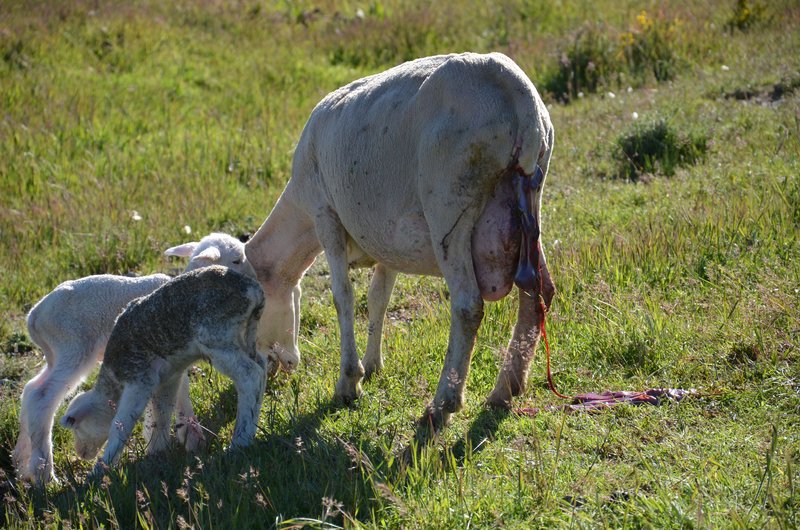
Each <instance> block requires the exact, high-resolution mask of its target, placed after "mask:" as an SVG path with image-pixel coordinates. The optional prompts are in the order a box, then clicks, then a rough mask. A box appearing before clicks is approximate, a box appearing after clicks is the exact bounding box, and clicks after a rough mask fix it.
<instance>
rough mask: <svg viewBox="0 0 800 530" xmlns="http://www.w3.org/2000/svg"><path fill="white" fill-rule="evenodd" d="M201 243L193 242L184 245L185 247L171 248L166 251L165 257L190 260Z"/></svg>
mask: <svg viewBox="0 0 800 530" xmlns="http://www.w3.org/2000/svg"><path fill="white" fill-rule="evenodd" d="M199 244H200V243H199V242H198V241H192V242H191V243H184V244H183V245H178V246H177V247H170V248H168V249H167V250H165V251H164V255H165V256H178V257H180V258H188V257H189V256H191V255H192V252H194V249H196V248H197V245H199Z"/></svg>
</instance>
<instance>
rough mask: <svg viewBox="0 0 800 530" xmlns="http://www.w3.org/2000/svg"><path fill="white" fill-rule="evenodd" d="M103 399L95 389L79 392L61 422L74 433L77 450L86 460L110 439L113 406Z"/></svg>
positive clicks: (94, 454)
mask: <svg viewBox="0 0 800 530" xmlns="http://www.w3.org/2000/svg"><path fill="white" fill-rule="evenodd" d="M101 401H102V398H100V396H99V394H98V393H97V392H95V391H94V390H90V391H88V392H83V393H81V394H78V395H77V396H75V398H73V400H72V401H71V402H70V404H69V407H68V408H67V411H66V412H65V413H64V416H62V417H61V420H60V422H59V423H60V424H61V426H62V427H66V428H67V429H70V430H71V431H72V432H73V433H74V435H75V452H76V453H77V454H78V456H79V457H80V458H82V459H84V460H90V459H92V458H94V457H95V456H97V453H98V452H99V451H100V448H101V447H102V446H103V444H104V443H105V442H106V440H107V439H108V430H109V428H110V427H111V422H112V420H113V419H114V409H113V407H112V406H111V405H110V404H109V403H101Z"/></svg>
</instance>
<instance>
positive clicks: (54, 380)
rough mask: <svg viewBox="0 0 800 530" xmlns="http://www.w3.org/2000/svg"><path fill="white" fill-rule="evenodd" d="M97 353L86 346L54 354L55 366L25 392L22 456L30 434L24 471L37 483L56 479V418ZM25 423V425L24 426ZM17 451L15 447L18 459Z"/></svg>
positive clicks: (22, 411) (27, 476)
mask: <svg viewBox="0 0 800 530" xmlns="http://www.w3.org/2000/svg"><path fill="white" fill-rule="evenodd" d="M95 359H96V355H93V354H92V353H88V354H87V353H85V351H84V349H65V350H63V351H61V352H60V353H59V354H58V355H57V356H55V362H54V363H53V364H54V365H53V366H52V367H50V366H48V367H45V369H44V370H42V371H41V372H40V373H39V374H38V375H37V376H36V377H34V378H33V379H32V380H31V381H30V382H28V384H27V385H25V389H24V390H23V392H22V405H21V408H20V441H21V442H22V445H21V446H20V442H18V444H17V445H18V446H20V451H19V458H20V460H21V457H23V456H25V454H24V453H25V449H26V444H25V443H24V441H25V440H24V438H23V436H22V434H24V433H27V439H28V445H27V450H28V454H27V466H25V464H24V462H22V463H21V466H20V469H21V473H22V474H23V475H24V476H25V477H26V478H28V479H31V480H34V481H36V482H37V483H44V482H47V481H50V480H55V473H54V470H53V419H54V417H55V414H56V410H57V409H58V406H59V405H60V404H61V402H62V401H63V400H64V397H65V396H67V394H69V393H70V392H72V391H73V390H74V389H75V387H76V386H77V385H78V383H79V382H80V381H81V379H83V378H84V377H86V374H88V373H89V372H90V371H91V369H92V368H93V367H94V365H95V363H96V361H95ZM23 426H24V427H23ZM16 454H17V451H16V449H15V459H16V458H17V457H16Z"/></svg>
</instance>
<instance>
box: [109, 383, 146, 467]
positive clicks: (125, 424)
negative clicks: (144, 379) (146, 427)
mask: <svg viewBox="0 0 800 530" xmlns="http://www.w3.org/2000/svg"><path fill="white" fill-rule="evenodd" d="M153 390H154V388H153V385H150V384H145V383H139V384H128V385H125V388H124V390H123V391H122V396H121V397H120V399H119V403H117V413H116V415H115V416H114V419H113V421H112V422H111V428H110V429H109V431H108V443H107V444H106V450H105V451H104V452H103V458H102V462H98V463H97V465H96V466H95V469H94V473H98V472H101V471H102V469H103V464H105V465H106V466H113V465H115V464H116V463H117V461H118V460H119V455H120V453H121V452H122V449H123V448H124V447H125V444H126V443H127V442H128V439H129V438H130V436H131V432H132V431H133V427H134V425H136V422H137V421H139V418H140V417H141V416H142V412H143V411H144V408H145V406H147V402H148V401H149V400H150V396H151V395H152V393H153Z"/></svg>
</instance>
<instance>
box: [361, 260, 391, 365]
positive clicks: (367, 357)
mask: <svg viewBox="0 0 800 530" xmlns="http://www.w3.org/2000/svg"><path fill="white" fill-rule="evenodd" d="M396 279H397V272H396V271H393V270H392V269H389V268H387V267H386V266H385V265H382V264H380V263H378V264H377V265H376V266H375V271H374V272H373V274H372V283H370V286H369V294H368V295H367V312H368V313H369V335H368V336H367V351H366V353H365V354H364V370H365V374H364V378H365V379H369V378H370V377H371V376H372V374H377V373H379V372H380V371H381V369H382V368H383V355H382V354H381V340H382V339H383V321H384V318H385V316H386V308H387V307H389V299H390V298H391V296H392V289H393V288H394V282H395V280H396Z"/></svg>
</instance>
